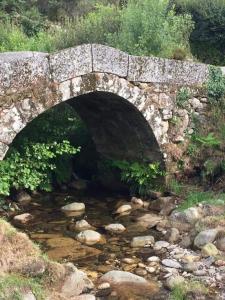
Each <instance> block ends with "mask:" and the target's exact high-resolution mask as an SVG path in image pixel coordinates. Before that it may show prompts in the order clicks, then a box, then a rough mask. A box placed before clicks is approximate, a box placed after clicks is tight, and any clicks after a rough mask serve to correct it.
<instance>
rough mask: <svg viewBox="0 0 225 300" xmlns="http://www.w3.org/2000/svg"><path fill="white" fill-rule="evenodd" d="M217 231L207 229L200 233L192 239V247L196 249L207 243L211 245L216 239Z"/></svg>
mask: <svg viewBox="0 0 225 300" xmlns="http://www.w3.org/2000/svg"><path fill="white" fill-rule="evenodd" d="M217 233H218V230H217V229H207V230H203V231H201V232H200V233H199V234H198V235H197V236H196V238H195V239H194V245H195V247H197V248H200V249H201V248H202V247H203V246H204V245H206V244H208V243H213V242H214V241H215V239H216V236H217Z"/></svg>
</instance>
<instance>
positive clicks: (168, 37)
mask: <svg viewBox="0 0 225 300" xmlns="http://www.w3.org/2000/svg"><path fill="white" fill-rule="evenodd" d="M168 3H169V1H168V0H163V1H157V2H156V1H154V0H144V1H141V2H140V1H136V0H130V1H128V3H127V6H126V7H125V8H124V9H123V10H122V11H121V29H120V31H118V32H115V34H112V36H111V39H110V41H109V43H110V44H111V45H113V46H115V47H117V48H120V49H122V50H124V51H127V52H128V53H130V54H135V55H156V56H158V55H159V56H163V57H172V56H173V53H174V51H175V50H176V49H177V48H182V49H186V50H187V51H188V49H189V45H188V39H189V35H190V33H191V30H192V29H193V23H192V20H191V17H190V16H189V15H182V16H176V15H175V12H174V10H173V8H172V9H171V10H170V11H168V10H167V7H168Z"/></svg>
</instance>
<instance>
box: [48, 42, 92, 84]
mask: <svg viewBox="0 0 225 300" xmlns="http://www.w3.org/2000/svg"><path fill="white" fill-rule="evenodd" d="M49 63H50V69H51V75H52V79H53V80H54V81H56V82H59V83H60V82H63V81H66V80H69V79H72V78H74V77H77V76H81V75H84V74H88V73H91V72H92V54H91V45H90V44H88V45H81V46H77V47H75V48H69V49H65V50H62V51H59V52H57V53H53V54H50V55H49Z"/></svg>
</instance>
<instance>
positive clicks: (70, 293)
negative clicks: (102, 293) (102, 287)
mask: <svg viewBox="0 0 225 300" xmlns="http://www.w3.org/2000/svg"><path fill="white" fill-rule="evenodd" d="M66 267H67V269H68V270H69V271H70V274H69V275H68V276H67V277H66V279H65V280H64V282H63V284H62V288H61V293H62V294H63V296H64V297H65V298H66V299H68V298H70V297H74V296H78V295H80V294H82V293H86V292H88V291H89V290H92V289H93V288H94V285H93V283H92V282H91V280H90V279H89V278H88V277H87V275H86V274H85V273H84V272H82V271H80V270H78V269H77V268H76V267H75V266H73V264H71V263H68V264H66Z"/></svg>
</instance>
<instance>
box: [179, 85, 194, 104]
mask: <svg viewBox="0 0 225 300" xmlns="http://www.w3.org/2000/svg"><path fill="white" fill-rule="evenodd" d="M190 98H191V93H190V90H189V89H188V88H184V87H182V88H180V90H179V91H178V93H177V96H176V103H177V105H178V106H179V107H181V108H184V107H185V105H186V104H187V101H188V100H189V99H190Z"/></svg>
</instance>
